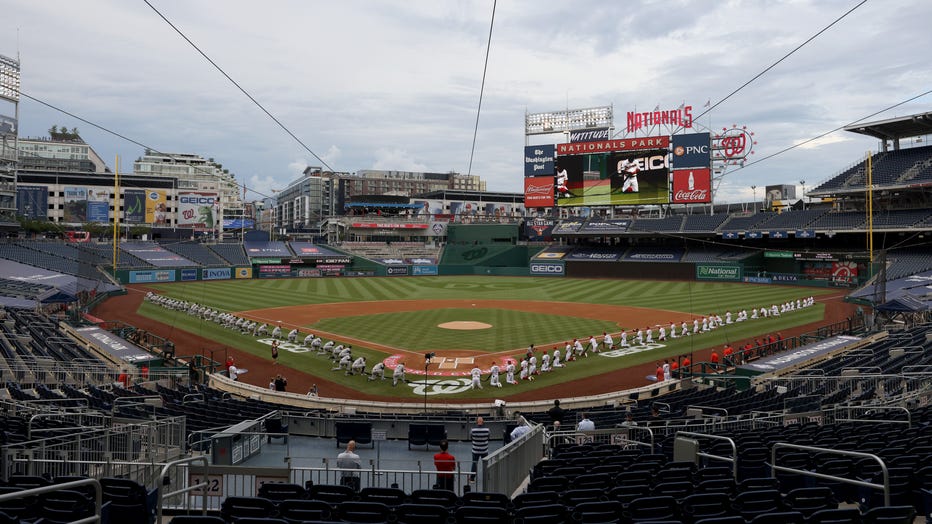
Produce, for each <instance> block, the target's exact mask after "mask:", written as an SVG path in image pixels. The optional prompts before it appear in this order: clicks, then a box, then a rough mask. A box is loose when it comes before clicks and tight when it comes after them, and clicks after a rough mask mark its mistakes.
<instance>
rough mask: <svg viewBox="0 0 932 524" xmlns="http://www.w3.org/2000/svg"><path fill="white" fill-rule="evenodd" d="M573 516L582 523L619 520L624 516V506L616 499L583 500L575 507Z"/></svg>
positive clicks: (595, 523)
mask: <svg viewBox="0 0 932 524" xmlns="http://www.w3.org/2000/svg"><path fill="white" fill-rule="evenodd" d="M572 518H573V521H575V522H578V523H580V524H597V523H598V524H601V523H608V522H618V521H620V520H621V518H622V506H621V503H620V502H618V501H614V500H610V501H601V502H583V503H582V504H578V505H577V506H576V507H575V508H573V513H572Z"/></svg>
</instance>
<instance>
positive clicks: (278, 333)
mask: <svg viewBox="0 0 932 524" xmlns="http://www.w3.org/2000/svg"><path fill="white" fill-rule="evenodd" d="M272 338H282V327H281V326H275V329H273V330H272Z"/></svg>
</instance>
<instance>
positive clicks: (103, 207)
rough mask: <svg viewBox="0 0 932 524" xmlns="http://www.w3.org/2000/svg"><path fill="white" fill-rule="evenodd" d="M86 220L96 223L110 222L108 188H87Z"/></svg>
mask: <svg viewBox="0 0 932 524" xmlns="http://www.w3.org/2000/svg"><path fill="white" fill-rule="evenodd" d="M87 221H88V222H95V223H98V224H105V223H107V222H110V190H109V189H100V188H93V187H92V188H88V190H87Z"/></svg>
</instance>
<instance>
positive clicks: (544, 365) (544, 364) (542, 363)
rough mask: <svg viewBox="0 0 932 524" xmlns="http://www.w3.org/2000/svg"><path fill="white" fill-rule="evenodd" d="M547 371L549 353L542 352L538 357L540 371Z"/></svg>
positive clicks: (548, 369) (548, 368) (548, 367)
mask: <svg viewBox="0 0 932 524" xmlns="http://www.w3.org/2000/svg"><path fill="white" fill-rule="evenodd" d="M548 371H550V354H549V353H544V355H543V356H542V357H540V372H541V373H547V372H548Z"/></svg>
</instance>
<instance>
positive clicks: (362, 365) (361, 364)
mask: <svg viewBox="0 0 932 524" xmlns="http://www.w3.org/2000/svg"><path fill="white" fill-rule="evenodd" d="M356 373H359V374H360V375H365V374H366V357H359V358H357V359H356V360H354V361H353V367H352V369H351V370H350V371H348V372H347V373H346V374H347V375H353V374H356Z"/></svg>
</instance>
